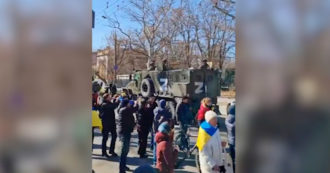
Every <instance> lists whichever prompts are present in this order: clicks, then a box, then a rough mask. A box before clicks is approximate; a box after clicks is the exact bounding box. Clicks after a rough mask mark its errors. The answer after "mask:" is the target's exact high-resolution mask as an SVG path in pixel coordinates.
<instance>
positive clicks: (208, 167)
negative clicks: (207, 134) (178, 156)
mask: <svg viewBox="0 0 330 173" xmlns="http://www.w3.org/2000/svg"><path fill="white" fill-rule="evenodd" d="M222 159H223V158H222V146H221V138H220V133H219V130H217V131H216V132H215V133H214V134H213V136H212V137H211V138H210V139H209V141H208V142H207V143H206V144H205V145H204V147H203V149H202V151H199V162H200V167H201V172H202V173H219V172H217V171H213V170H212V168H213V167H214V166H215V165H218V166H223V165H224V163H223V160H222Z"/></svg>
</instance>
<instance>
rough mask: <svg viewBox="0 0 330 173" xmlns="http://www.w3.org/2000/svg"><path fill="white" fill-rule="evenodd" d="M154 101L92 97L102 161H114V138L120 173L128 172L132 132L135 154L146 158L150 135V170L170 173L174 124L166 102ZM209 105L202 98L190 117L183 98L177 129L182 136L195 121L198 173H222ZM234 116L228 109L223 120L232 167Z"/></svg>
mask: <svg viewBox="0 0 330 173" xmlns="http://www.w3.org/2000/svg"><path fill="white" fill-rule="evenodd" d="M98 97H101V98H102V99H99V98H98ZM157 100H158V98H157V97H156V96H151V97H149V98H144V97H142V96H137V97H134V96H133V95H131V94H130V93H122V94H120V95H118V94H109V93H105V94H103V95H102V96H99V95H98V94H97V93H94V94H93V110H97V111H98V112H99V117H100V118H101V121H102V156H103V157H106V158H109V157H118V154H117V153H115V145H116V140H117V138H118V139H119V141H120V142H121V150H120V151H121V153H120V156H119V157H120V163H119V172H120V173H125V172H126V171H129V170H130V169H129V168H128V167H127V166H126V160H127V155H128V153H129V149H130V140H131V134H132V132H133V131H134V129H136V130H137V132H138V140H139V141H138V143H139V148H138V153H137V154H138V155H139V156H140V158H147V157H148V156H147V154H146V150H147V146H148V136H149V134H150V136H151V144H150V149H151V150H152V151H153V164H154V167H155V168H156V169H157V171H158V172H160V173H173V172H174V165H175V163H176V160H177V156H178V150H177V149H176V148H175V147H174V145H173V138H174V120H173V116H172V113H171V111H170V110H169V109H168V108H167V106H166V104H167V102H166V100H164V99H160V100H159V101H157ZM211 105H212V102H211V99H210V98H204V99H203V100H202V101H201V106H200V109H199V111H198V113H197V115H196V117H195V116H194V115H193V114H192V108H191V105H190V103H189V97H183V99H182V102H181V103H180V104H179V105H178V107H177V110H176V111H177V116H178V122H179V124H180V127H181V128H182V129H183V130H184V131H185V132H186V131H187V125H188V124H191V122H192V120H194V119H197V122H198V124H199V126H200V128H199V132H198V138H197V146H198V148H199V154H200V166H201V171H202V173H213V172H214V173H215V172H225V167H224V163H222V160H223V158H222V156H221V153H222V151H221V150H222V148H221V139H220V135H219V130H218V128H217V114H216V113H215V112H213V111H212V110H211ZM234 115H235V110H234V108H231V109H230V119H228V120H226V125H227V128H228V129H230V133H228V134H229V135H230V137H229V146H230V151H231V152H232V153H230V156H232V158H233V164H234V156H235V155H234V150H235V140H234V134H235V132H234V128H235V125H234V122H235V117H234ZM203 132H204V133H205V134H203ZM109 134H111V142H110V149H109V151H107V146H106V144H107V141H108V139H109ZM207 135H208V136H207ZM93 136H94V135H93ZM219 146H220V147H219ZM141 169H142V168H141ZM146 169H147V168H146ZM138 170H139V169H137V170H136V171H138Z"/></svg>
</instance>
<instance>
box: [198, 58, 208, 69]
mask: <svg viewBox="0 0 330 173" xmlns="http://www.w3.org/2000/svg"><path fill="white" fill-rule="evenodd" d="M199 69H204V70H205V69H210V66H209V65H208V64H207V59H203V60H202V64H201V65H200V66H199Z"/></svg>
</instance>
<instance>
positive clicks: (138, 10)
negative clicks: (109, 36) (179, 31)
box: [107, 0, 173, 64]
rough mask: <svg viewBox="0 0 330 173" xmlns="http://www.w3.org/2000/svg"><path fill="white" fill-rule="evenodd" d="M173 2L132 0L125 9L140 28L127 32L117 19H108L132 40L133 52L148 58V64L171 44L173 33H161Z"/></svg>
mask: <svg viewBox="0 0 330 173" xmlns="http://www.w3.org/2000/svg"><path fill="white" fill-rule="evenodd" d="M172 5H173V0H154V1H150V0H130V1H129V8H128V9H125V10H126V12H127V15H128V16H129V17H130V19H131V21H132V22H134V23H136V24H137V25H138V26H139V27H138V28H136V29H134V30H129V31H125V30H124V29H123V28H122V27H121V26H120V22H119V21H118V20H117V18H116V17H109V16H108V17H107V18H108V21H109V26H110V27H112V28H115V29H118V30H119V31H120V32H121V33H122V34H123V35H124V36H126V37H127V38H128V39H129V40H130V45H131V48H132V50H133V51H138V52H139V53H143V54H145V55H146V56H147V57H148V64H149V62H150V61H151V60H154V59H155V57H156V56H157V55H158V53H159V52H160V51H161V50H162V48H164V47H165V45H167V44H168V42H169V40H170V39H169V37H171V33H168V34H164V32H161V27H162V26H163V25H162V24H163V23H164V21H165V20H166V18H167V17H168V14H169V13H170V11H171V10H172Z"/></svg>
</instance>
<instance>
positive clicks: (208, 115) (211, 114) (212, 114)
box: [205, 111, 217, 122]
mask: <svg viewBox="0 0 330 173" xmlns="http://www.w3.org/2000/svg"><path fill="white" fill-rule="evenodd" d="M216 117H217V114H216V113H215V112H213V111H207V112H206V113H205V121H206V122H210V120H211V119H212V118H216Z"/></svg>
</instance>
